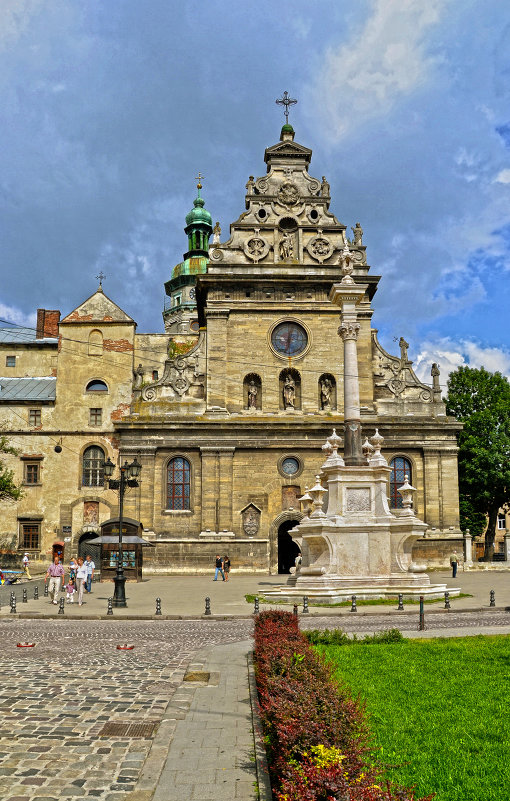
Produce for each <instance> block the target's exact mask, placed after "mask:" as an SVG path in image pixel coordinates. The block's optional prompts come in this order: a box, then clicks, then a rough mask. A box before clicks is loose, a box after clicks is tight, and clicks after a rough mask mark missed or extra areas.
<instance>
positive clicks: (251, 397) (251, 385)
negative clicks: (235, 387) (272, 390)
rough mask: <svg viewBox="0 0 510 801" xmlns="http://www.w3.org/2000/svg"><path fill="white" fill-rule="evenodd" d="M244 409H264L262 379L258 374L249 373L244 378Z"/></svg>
mask: <svg viewBox="0 0 510 801" xmlns="http://www.w3.org/2000/svg"><path fill="white" fill-rule="evenodd" d="M243 408H244V409H262V379H261V377H260V376H259V375H257V373H248V375H247V376H245V378H244V381H243Z"/></svg>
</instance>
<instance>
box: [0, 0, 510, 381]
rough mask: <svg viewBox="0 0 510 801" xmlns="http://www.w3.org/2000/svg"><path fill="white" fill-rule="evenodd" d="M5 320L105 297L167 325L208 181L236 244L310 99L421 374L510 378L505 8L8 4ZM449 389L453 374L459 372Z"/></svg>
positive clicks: (509, 43) (381, 1)
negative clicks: (166, 286)
mask: <svg viewBox="0 0 510 801" xmlns="http://www.w3.org/2000/svg"><path fill="white" fill-rule="evenodd" d="M1 15H2V21H1V25H0V107H1V109H2V117H3V121H2V127H1V130H0V187H1V192H0V203H1V213H0V259H1V262H0V264H1V267H0V270H1V283H0V316H1V317H2V319H7V320H12V321H14V322H17V323H23V324H27V323H28V324H31V323H32V324H33V321H34V319H35V317H34V312H35V309H36V308H37V307H46V308H59V309H61V311H62V312H63V313H67V312H69V311H70V310H71V309H72V308H74V307H75V306H77V305H78V304H79V303H80V302H81V301H82V300H83V299H84V298H85V297H87V296H88V295H90V294H91V293H92V292H93V291H94V289H95V288H96V286H97V281H96V278H95V276H96V275H97V274H98V273H99V271H100V270H103V272H104V273H106V275H107V278H106V280H105V282H104V288H105V291H106V292H107V294H108V295H109V296H110V297H112V298H113V299H114V300H115V301H116V302H117V303H118V304H119V305H120V306H121V307H122V308H123V309H124V310H125V311H127V312H128V313H129V314H131V315H132V316H133V317H134V318H135V319H136V320H137V322H138V324H139V328H138V330H139V331H154V330H160V331H162V330H163V327H162V318H161V310H162V306H163V295H164V291H163V283H164V281H165V280H167V279H168V278H169V277H170V272H171V269H172V267H173V265H174V264H176V263H177V262H178V261H180V259H181V256H182V253H183V251H184V250H185V249H186V242H185V236H184V233H183V230H182V229H183V226H184V217H185V215H186V213H187V211H188V210H189V208H190V207H191V204H192V200H193V197H194V192H195V184H196V181H195V176H196V175H197V173H198V171H199V170H200V171H201V172H202V173H203V174H204V175H205V181H204V190H203V195H204V197H205V199H206V205H207V208H208V209H209V210H210V211H211V214H212V216H213V219H214V220H219V221H220V222H221V226H222V229H223V231H224V232H225V231H227V230H228V226H229V224H230V222H231V221H232V220H234V219H236V218H237V217H238V216H239V214H240V213H241V212H242V211H243V208H244V185H245V183H246V180H247V178H248V175H250V174H254V175H262V174H263V173H264V172H265V165H264V162H263V153H264V148H265V147H266V146H268V145H271V144H274V143H275V142H276V141H277V140H278V137H279V131H280V127H281V124H282V122H283V115H282V112H281V110H280V108H279V107H277V106H276V105H275V102H274V101H275V98H276V97H279V96H281V94H282V92H283V91H284V90H288V91H289V92H290V94H291V95H292V96H293V97H296V98H298V101H299V102H298V104H297V105H296V106H294V107H293V109H292V111H291V120H290V121H291V122H292V124H293V125H294V128H295V130H296V140H297V141H299V142H300V143H302V144H304V145H306V146H308V147H311V148H312V149H313V151H314V154H313V159H312V164H311V170H310V171H311V173H312V174H313V175H316V176H319V177H320V176H322V175H326V177H327V179H328V181H329V182H330V184H331V193H332V210H333V211H334V213H335V214H336V215H337V217H338V218H339V219H340V220H341V221H342V222H344V223H345V224H346V225H347V226H349V227H350V226H351V225H354V224H355V222H356V221H358V220H359V221H360V222H361V224H362V226H363V228H364V231H365V235H364V242H365V243H366V245H367V248H368V251H367V255H368V261H369V263H370V264H371V268H372V272H373V273H375V274H378V275H381V276H382V280H381V282H380V286H379V291H378V293H377V295H376V298H375V302H374V306H375V309H376V313H375V315H374V325H375V326H376V327H378V328H379V331H380V337H381V340H382V342H383V344H384V345H385V347H387V348H389V349H391V350H392V351H395V345H394V343H393V338H394V337H397V338H398V337H400V336H402V335H403V336H405V338H406V339H407V340H408V342H409V343H410V355H411V357H413V358H414V359H415V360H416V364H417V367H418V371H419V373H420V375H422V376H424V377H426V376H428V374H429V370H430V362H431V361H439V363H440V364H441V366H442V368H443V371H444V373H445V372H447V371H448V370H449V369H452V368H453V367H455V366H457V365H459V364H463V363H468V364H471V365H473V366H479V365H481V364H483V365H484V366H485V367H487V369H490V370H496V369H499V370H501V371H503V372H505V373H506V374H509V375H510V334H509V326H508V325H507V317H508V314H509V312H508V310H509V309H510V290H509V280H508V278H509V251H510V202H509V197H510V9H507V8H506V4H504V3H502V2H501V0H486V2H484V3H483V4H482V3H481V2H479V1H478V2H475V0H427V3H424V2H423V0H398V1H397V0H317V2H315V3H311V2H309V0H306V2H305V1H304V0H292V2H290V1H289V0H279V2H278V3H277V4H276V3H274V0H273V1H270V0H259V2H258V3H256V4H254V3H247V2H244V0H236V2H231V1H230V0H223V1H222V2H219V1H217V0H208V2H204V1H203V0H191V1H190V2H177V1H176V0H175V1H174V0H143V2H140V0H2V6H1ZM443 380H444V379H443Z"/></svg>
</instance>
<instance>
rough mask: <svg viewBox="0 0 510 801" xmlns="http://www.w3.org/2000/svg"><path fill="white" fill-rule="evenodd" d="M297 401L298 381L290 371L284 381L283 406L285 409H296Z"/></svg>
mask: <svg viewBox="0 0 510 801" xmlns="http://www.w3.org/2000/svg"><path fill="white" fill-rule="evenodd" d="M295 403H296V382H295V381H294V379H293V378H292V376H291V374H290V373H287V375H286V376H285V379H284V382H283V406H284V408H285V409H294V408H295Z"/></svg>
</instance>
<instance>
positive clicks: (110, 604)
mask: <svg viewBox="0 0 510 801" xmlns="http://www.w3.org/2000/svg"><path fill="white" fill-rule="evenodd" d="M106 614H107V615H113V598H108V609H107V612H106Z"/></svg>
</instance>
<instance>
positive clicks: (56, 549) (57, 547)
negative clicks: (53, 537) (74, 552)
mask: <svg viewBox="0 0 510 801" xmlns="http://www.w3.org/2000/svg"><path fill="white" fill-rule="evenodd" d="M56 556H58V558H59V560H60V564H61V565H62V564H63V563H64V543H63V542H54V543H53V559H55V557H56Z"/></svg>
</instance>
